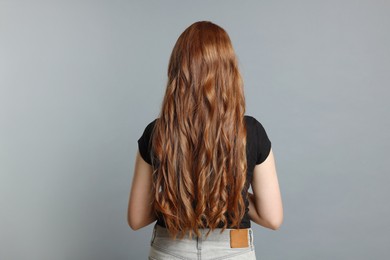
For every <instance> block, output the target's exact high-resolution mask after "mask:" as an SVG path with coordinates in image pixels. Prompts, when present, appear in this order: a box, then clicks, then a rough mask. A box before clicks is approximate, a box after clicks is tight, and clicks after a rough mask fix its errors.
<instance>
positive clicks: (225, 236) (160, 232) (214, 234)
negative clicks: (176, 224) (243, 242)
mask: <svg viewBox="0 0 390 260" xmlns="http://www.w3.org/2000/svg"><path fill="white" fill-rule="evenodd" d="M242 229H247V230H248V236H249V241H253V230H252V228H242ZM242 229H241V230H242ZM209 230H210V229H209V228H201V229H199V232H200V233H201V236H202V239H203V240H204V239H207V240H209V241H221V240H226V241H230V230H236V229H233V228H225V230H224V231H223V232H222V233H221V231H222V228H216V229H214V230H213V231H210V233H209V234H208V236H207V238H206V234H207V232H209ZM153 232H154V235H155V236H158V237H166V238H168V237H170V235H169V232H168V229H167V228H165V227H162V226H160V225H158V224H157V223H156V224H155V225H154V228H153ZM184 238H185V239H190V236H189V232H187V233H186V234H185V235H184ZM191 239H192V240H196V239H197V236H196V234H194V233H192V238H191Z"/></svg>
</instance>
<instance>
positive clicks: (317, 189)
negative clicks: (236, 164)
mask: <svg viewBox="0 0 390 260" xmlns="http://www.w3.org/2000/svg"><path fill="white" fill-rule="evenodd" d="M389 13H390V2H389V1H379V0H374V1H373V0H365V1H352V0H348V1H346V0H345V1H343V0H341V1H340V0H337V1H334V0H333V1H309V0H307V1H231V0H230V1H226V0H223V1H222V0H219V1H179V0H176V1H174V0H169V1H157V0H154V1H11V0H10V1H1V2H0V57H1V58H0V171H1V172H0V173H1V175H0V205H1V211H0V259H12V260H13V259H17V260H19V259H31V260H35V259H36V260H38V259H39V260H42V259H57V260H63V259H64V260H65V259H80V260H84V259H88V260H89V259H94V260H96V259H146V258H147V254H148V250H149V241H150V236H151V231H152V226H148V227H146V228H144V229H141V230H139V231H132V230H131V229H130V228H129V227H128V226H127V223H126V210H127V202H128V196H129V190H130V184H131V179H132V175H133V167H134V158H135V153H136V151H137V143H136V141H137V139H138V138H139V136H140V135H141V134H142V131H143V129H144V127H145V126H146V124H147V123H149V122H150V121H152V120H153V119H154V118H155V117H156V116H157V114H158V112H159V108H160V104H161V101H162V96H163V93H164V89H165V82H166V69H167V65H168V58H169V55H170V52H171V50H172V48H173V44H174V43H175V41H176V39H177V37H178V36H179V34H180V33H181V32H182V31H183V30H184V29H185V28H186V27H187V26H189V25H190V24H192V23H193V22H195V21H198V20H211V21H213V22H215V23H217V24H219V25H221V26H222V27H223V28H225V29H226V31H227V32H228V33H229V34H230V36H231V39H232V41H233V45H234V47H235V50H236V52H237V55H238V57H239V60H240V66H241V71H242V74H243V76H244V81H245V94H246V99H247V114H249V115H253V116H255V117H256V118H257V119H258V120H259V121H260V122H262V123H263V125H264V126H265V128H266V130H267V132H268V135H269V137H270V139H271V140H272V143H273V149H274V154H275V158H276V163H277V170H278V177H279V182H280V186H281V192H282V197H283V203H284V222H283V225H282V227H281V228H280V229H279V230H277V231H272V230H268V229H265V228H262V227H260V226H257V225H255V224H252V225H253V229H254V231H255V246H256V254H257V256H258V257H259V259H264V260H265V259H267V260H271V259H275V260H276V259H297V260H302V259H316V260H321V259H324V260H328V259H387V258H389V257H390V254H389V249H388V248H387V246H388V245H389V244H390V238H389V234H390V225H388V219H390V210H389V203H388V201H387V199H388V198H389V196H390V192H389V189H388V184H389V181H390V177H389V168H390V163H389V161H390V160H389V159H388V155H389V152H388V151H389V150H390V138H389V133H390V122H389V121H390V120H389V118H390V117H389V109H390V107H389V102H388V99H389V94H390V92H389V86H390V84H389V83H390V73H389V68H390V51H389V46H390V30H389V27H390V16H389Z"/></svg>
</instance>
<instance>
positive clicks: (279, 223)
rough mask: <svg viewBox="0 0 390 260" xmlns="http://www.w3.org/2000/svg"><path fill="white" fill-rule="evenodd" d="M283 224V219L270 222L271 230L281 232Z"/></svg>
mask: <svg viewBox="0 0 390 260" xmlns="http://www.w3.org/2000/svg"><path fill="white" fill-rule="evenodd" d="M282 223H283V217H282V218H280V219H279V220H273V221H270V222H269V228H270V229H272V230H279V229H280V227H281V226H282Z"/></svg>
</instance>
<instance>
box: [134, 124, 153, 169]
mask: <svg viewBox="0 0 390 260" xmlns="http://www.w3.org/2000/svg"><path fill="white" fill-rule="evenodd" d="M153 125H154V121H153V122H151V123H149V124H148V125H147V126H146V127H145V129H144V132H143V133H142V135H141V137H140V138H139V139H138V141H137V142H138V150H139V153H140V155H141V157H142V159H144V161H145V162H147V163H148V164H150V165H152V159H151V158H152V157H151V142H150V137H151V134H152V130H153Z"/></svg>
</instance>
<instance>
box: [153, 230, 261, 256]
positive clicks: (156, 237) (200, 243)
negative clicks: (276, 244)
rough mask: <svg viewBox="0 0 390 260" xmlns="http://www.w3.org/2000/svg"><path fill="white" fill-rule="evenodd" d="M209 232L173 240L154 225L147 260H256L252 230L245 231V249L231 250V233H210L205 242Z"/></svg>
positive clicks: (226, 231)
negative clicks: (246, 233)
mask: <svg viewBox="0 0 390 260" xmlns="http://www.w3.org/2000/svg"><path fill="white" fill-rule="evenodd" d="M208 230H209V229H201V230H200V231H201V236H200V237H197V236H196V235H194V234H193V235H192V238H189V235H188V233H187V234H186V235H185V236H184V238H183V239H179V238H176V240H173V239H171V238H170V237H169V234H168V230H167V229H166V228H164V227H162V226H160V225H157V223H156V224H155V225H154V228H153V234H152V238H151V240H150V251H149V260H167V259H183V260H184V259H185V260H190V259H194V260H220V259H225V260H229V259H230V260H234V259H235V260H238V259H243V260H244V259H245V260H256V254H255V246H254V244H253V230H252V228H248V243H249V246H248V247H233V248H232V247H231V244H230V230H232V229H229V228H227V229H225V230H224V232H223V233H222V234H220V231H221V230H222V228H217V229H215V230H214V231H211V232H210V234H209V236H208V237H207V238H206V233H207V232H208Z"/></svg>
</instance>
